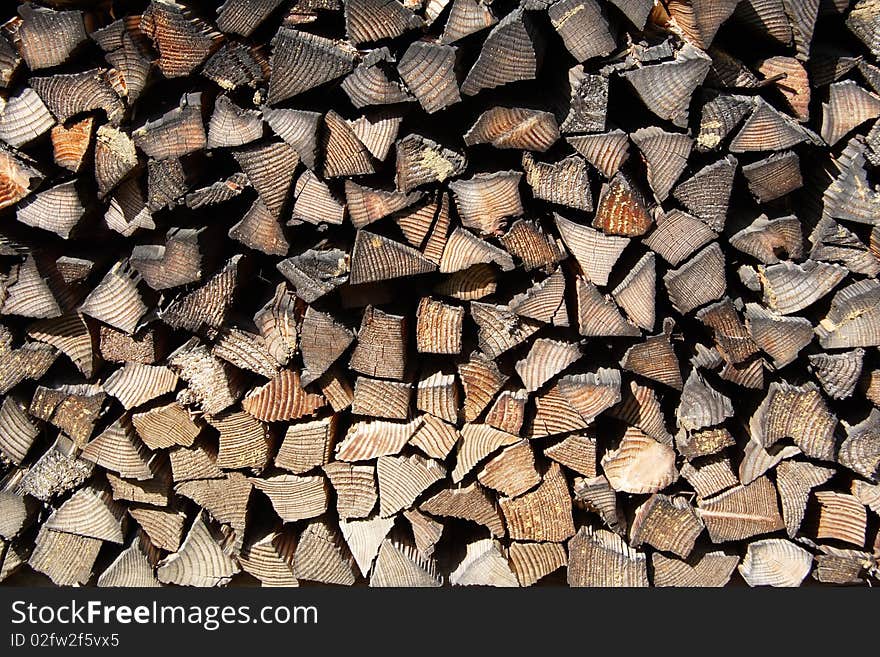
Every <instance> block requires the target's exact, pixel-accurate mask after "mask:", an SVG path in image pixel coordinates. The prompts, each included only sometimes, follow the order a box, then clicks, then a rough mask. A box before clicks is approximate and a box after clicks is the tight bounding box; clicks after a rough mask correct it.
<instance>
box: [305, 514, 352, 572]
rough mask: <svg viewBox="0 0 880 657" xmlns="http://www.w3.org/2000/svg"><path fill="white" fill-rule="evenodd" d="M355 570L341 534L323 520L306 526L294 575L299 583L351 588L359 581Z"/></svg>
mask: <svg viewBox="0 0 880 657" xmlns="http://www.w3.org/2000/svg"><path fill="white" fill-rule="evenodd" d="M354 568H355V564H354V562H353V559H352V557H351V555H350V553H349V552H348V550H347V549H346V547H345V544H344V541H343V539H342V536H340V535H339V533H338V532H336V531H335V530H334V529H333V528H332V527H331V526H330V525H328V524H327V523H326V522H323V521H321V520H316V521H313V522H311V523H309V524H308V525H306V528H305V529H304V530H303V533H302V534H301V535H300V537H299V543H298V544H297V546H296V554H295V556H294V562H293V573H294V576H295V577H296V578H297V579H304V580H309V581H312V582H321V583H323V584H338V585H343V586H351V585H352V584H354V583H355V581H356V579H357V575H356V574H355V570H354Z"/></svg>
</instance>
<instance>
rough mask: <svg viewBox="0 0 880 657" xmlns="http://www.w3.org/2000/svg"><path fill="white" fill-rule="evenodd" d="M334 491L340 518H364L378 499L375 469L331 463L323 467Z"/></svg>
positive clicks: (370, 466)
mask: <svg viewBox="0 0 880 657" xmlns="http://www.w3.org/2000/svg"><path fill="white" fill-rule="evenodd" d="M323 469H324V472H325V473H326V474H327V478H328V479H330V483H331V484H332V485H333V489H334V490H335V491H336V506H337V510H338V511H339V516H340V518H343V519H349V518H365V517H366V516H368V515H369V514H370V512H371V511H372V510H373V507H374V506H375V505H376V500H377V499H378V495H379V494H378V491H377V489H376V468H375V467H374V466H372V465H353V464H351V463H343V462H339V461H333V462H331V463H327V464H325V465H324V467H323Z"/></svg>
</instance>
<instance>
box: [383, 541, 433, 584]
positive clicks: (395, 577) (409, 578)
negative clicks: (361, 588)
mask: <svg viewBox="0 0 880 657" xmlns="http://www.w3.org/2000/svg"><path fill="white" fill-rule="evenodd" d="M442 584H443V578H442V576H441V575H440V574H439V573H438V572H437V566H436V563H435V562H434V560H433V559H430V558H427V557H425V556H424V555H422V554H420V553H419V552H418V551H417V550H416V549H415V548H414V547H413V546H411V545H407V544H402V543H397V542H395V541H392V540H388V539H386V540H385V541H383V543H382V546H381V547H380V549H379V555H378V556H377V557H376V565H375V566H374V568H373V575H372V577H371V578H370V586H393V587H434V586H441V585H442Z"/></svg>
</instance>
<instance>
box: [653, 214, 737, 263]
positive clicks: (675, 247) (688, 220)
mask: <svg viewBox="0 0 880 657" xmlns="http://www.w3.org/2000/svg"><path fill="white" fill-rule="evenodd" d="M658 214H659V216H658V218H657V220H656V228H655V229H654V230H653V231H652V232H651V234H650V235H649V236H648V237H647V239H645V245H646V246H648V247H649V248H650V249H651V250H652V251H654V252H655V253H657V254H659V255H660V256H661V257H662V258H663V259H664V260H666V262H668V263H669V264H670V265H673V266H677V265H679V264H681V263H682V262H683V261H684V260H686V259H687V258H688V257H689V256H690V255H691V254H692V253H694V252H695V251H696V250H697V249H699V248H700V247H702V246H705V245H706V244H708V243H709V242H711V241H712V240H714V239H715V238H716V237H717V235H716V233H715V231H713V230H712V229H711V228H709V227H708V226H707V225H706V224H705V223H703V222H702V221H700V220H699V219H697V218H696V217H694V216H692V215H689V214H687V213H686V212H682V211H681V210H677V209H676V210H670V211H669V212H664V213H658ZM732 239H733V238H731V240H732Z"/></svg>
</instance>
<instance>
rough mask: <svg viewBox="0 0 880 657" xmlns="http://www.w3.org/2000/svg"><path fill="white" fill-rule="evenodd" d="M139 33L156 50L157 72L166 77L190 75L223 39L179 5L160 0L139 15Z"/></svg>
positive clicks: (154, 1)
mask: <svg viewBox="0 0 880 657" xmlns="http://www.w3.org/2000/svg"><path fill="white" fill-rule="evenodd" d="M140 31H141V32H143V33H144V34H145V35H146V36H147V37H149V38H150V40H151V41H152V42H153V45H154V46H155V48H156V50H158V51H159V60H158V66H159V70H160V71H162V74H163V75H164V76H165V77H167V78H176V77H183V76H185V75H188V74H190V73H191V72H192V71H193V70H194V69H195V68H196V67H198V66H199V65H200V64H201V63H202V62H204V61H205V59H207V58H208V56H209V55H210V54H211V53H212V52H214V50H216V49H217V47H218V46H219V45H220V40H221V38H222V37H221V36H220V35H219V34H217V33H216V32H214V31H213V30H211V28H210V27H209V26H208V24H207V23H205V22H204V21H202V20H200V19H198V18H195V17H190V14H189V11H188V10H186V9H185V8H184V7H183V6H182V5H178V4H177V3H175V2H164V1H159V0H153V1H152V2H151V3H150V6H149V7H147V10H146V11H145V12H144V13H143V14H142V15H141V20H140Z"/></svg>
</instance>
